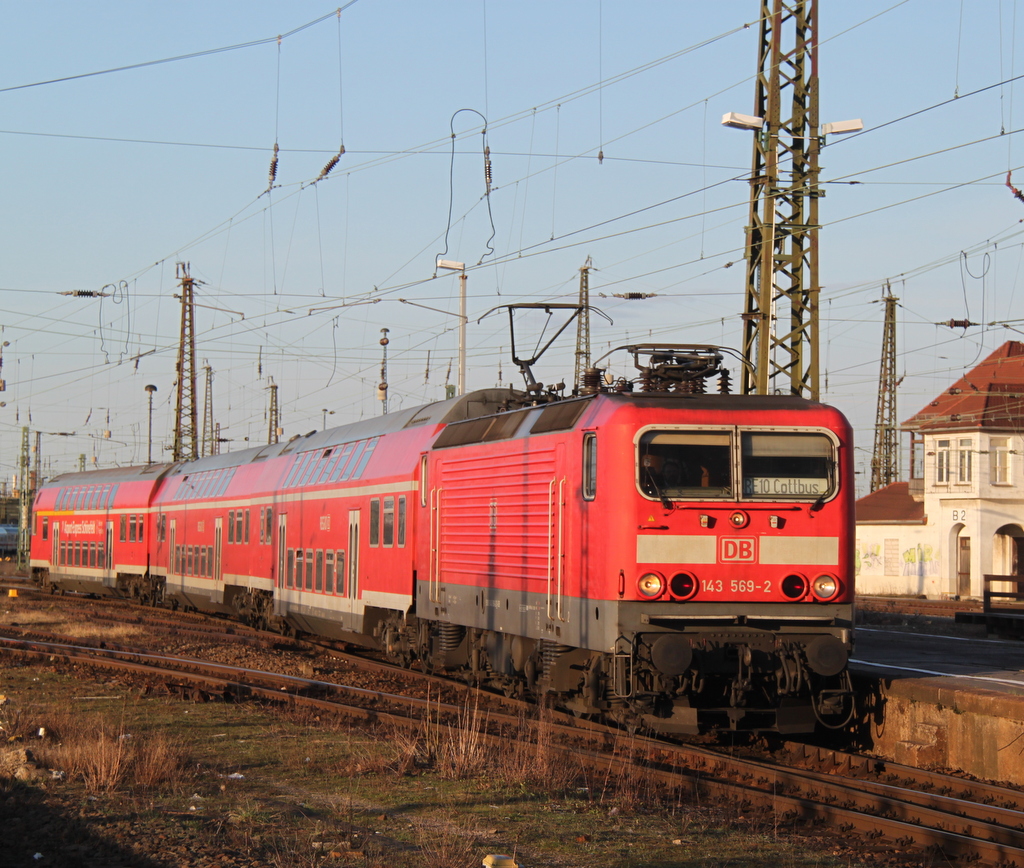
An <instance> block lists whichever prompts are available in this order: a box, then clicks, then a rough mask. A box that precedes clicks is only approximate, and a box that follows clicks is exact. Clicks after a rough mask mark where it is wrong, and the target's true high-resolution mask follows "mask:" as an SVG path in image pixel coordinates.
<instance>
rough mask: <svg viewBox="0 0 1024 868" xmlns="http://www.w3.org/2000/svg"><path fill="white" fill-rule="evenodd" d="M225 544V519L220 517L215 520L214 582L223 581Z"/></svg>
mask: <svg viewBox="0 0 1024 868" xmlns="http://www.w3.org/2000/svg"><path fill="white" fill-rule="evenodd" d="M223 542H224V519H223V517H220V516H218V517H217V518H215V519H214V520H213V580H214V581H215V582H219V581H220V580H221V569H222V561H221V557H222V554H221V546H222V544H223Z"/></svg>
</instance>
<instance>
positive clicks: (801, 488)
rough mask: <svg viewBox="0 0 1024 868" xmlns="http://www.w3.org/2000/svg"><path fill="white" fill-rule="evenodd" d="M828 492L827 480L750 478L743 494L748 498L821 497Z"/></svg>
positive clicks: (779, 477)
mask: <svg viewBox="0 0 1024 868" xmlns="http://www.w3.org/2000/svg"><path fill="white" fill-rule="evenodd" d="M827 491H828V479H827V478H826V479H815V478H813V477H802V478H794V477H792V476H748V477H745V478H744V479H743V494H744V495H745V496H746V497H767V496H771V497H820V496H821V495H822V494H824V493H825V492H827Z"/></svg>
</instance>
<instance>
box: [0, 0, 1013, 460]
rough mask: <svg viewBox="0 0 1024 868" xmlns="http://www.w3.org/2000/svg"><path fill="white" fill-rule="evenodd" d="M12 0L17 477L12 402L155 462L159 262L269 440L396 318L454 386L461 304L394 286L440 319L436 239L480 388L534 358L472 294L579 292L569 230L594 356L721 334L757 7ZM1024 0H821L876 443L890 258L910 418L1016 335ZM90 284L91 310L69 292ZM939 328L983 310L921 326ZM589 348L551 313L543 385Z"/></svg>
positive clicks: (10, 369)
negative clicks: (579, 349)
mask: <svg viewBox="0 0 1024 868" xmlns="http://www.w3.org/2000/svg"><path fill="white" fill-rule="evenodd" d="M0 8H2V9H3V12H4V18H5V32H6V34H7V40H6V42H5V51H4V52H3V53H2V54H0V118H2V119H0V148H2V153H3V162H2V166H3V169H2V172H3V182H2V203H3V209H2V220H3V224H2V225H3V231H2V233H0V269H2V272H0V273H2V277H0V286H2V289H3V292H2V296H0V298H2V301H0V326H2V328H3V339H4V340H6V341H8V342H9V345H8V346H6V347H5V348H4V350H3V362H4V366H3V372H2V375H3V377H4V379H5V380H6V383H7V389H6V392H5V393H3V394H2V395H0V398H2V399H3V400H4V401H5V402H6V406H5V407H4V408H2V409H0V469H2V470H3V472H4V474H5V475H6V476H8V478H9V475H10V474H11V473H13V472H14V468H15V465H16V462H17V450H18V447H19V444H20V429H21V426H23V425H29V426H30V427H31V428H32V430H41V431H43V432H48V433H46V434H45V435H44V437H43V455H44V466H45V467H46V469H47V472H48V473H51V474H52V473H56V472H59V471H62V470H68V469H72V468H73V467H74V466H75V465H76V463H77V456H78V455H79V454H81V453H85V454H86V455H87V456H89V462H90V465H92V459H93V457H95V459H96V464H97V466H108V465H111V464H115V463H118V464H128V463H132V462H139V461H142V460H145V452H146V392H145V391H144V386H145V385H146V384H149V383H152V384H154V385H156V386H157V388H158V392H157V394H156V401H155V405H154V406H155V410H154V431H155V436H154V440H155V446H154V452H155V453H156V454H157V455H165V454H166V453H164V452H163V450H162V447H163V446H165V445H169V443H170V429H171V424H172V418H173V406H174V401H173V397H174V388H173V383H174V380H175V372H174V364H175V356H176V346H177V337H178V326H179V307H178V305H177V303H176V301H175V299H174V297H173V295H174V293H175V291H176V289H177V286H176V280H175V263H176V262H178V261H186V262H189V263H190V264H191V272H192V276H193V277H194V278H196V279H197V280H200V281H202V284H201V285H200V287H199V296H198V301H199V303H200V304H201V305H205V307H199V308H198V309H197V321H198V328H197V332H198V346H197V358H198V362H199V365H203V364H204V363H205V362H206V361H207V360H208V361H209V364H210V365H211V366H212V368H213V369H214V371H215V380H214V403H215V413H216V418H217V420H218V421H219V422H220V423H221V425H222V431H223V435H224V436H225V437H228V438H230V440H231V443H230V444H228V448H241V447H242V446H244V445H247V443H246V438H249V441H248V442H250V443H258V442H262V441H263V440H264V439H265V436H266V427H267V425H266V408H267V391H266V387H267V383H268V380H267V378H268V376H272V377H273V378H274V380H275V381H276V382H277V383H278V384H279V385H280V392H279V395H280V401H281V410H282V421H283V424H284V428H285V435H286V436H290V435H292V434H296V433H305V432H306V431H309V430H311V429H315V428H320V427H321V426H322V423H323V418H324V416H323V411H324V410H328V411H332V413H333V415H331V416H330V417H329V418H328V424H329V425H330V424H340V423H342V422H345V421H350V420H355V419H359V418H363V417H366V416H371V415H375V414H377V413H379V412H380V405H379V402H378V401H377V400H376V397H375V390H376V384H377V382H378V379H379V373H380V372H379V368H380V361H381V351H380V346H379V343H378V341H379V338H380V329H381V328H383V327H387V328H389V329H390V330H391V331H390V334H389V337H390V339H391V344H390V347H389V381H390V387H391V388H390V402H391V407H392V408H398V407H409V406H414V405H417V404H420V403H424V402H427V401H431V400H436V399H438V398H440V397H442V396H443V393H444V383H445V379H446V375H447V374H448V368H449V365H451V368H452V371H451V374H450V381H451V382H453V383H454V381H455V377H456V374H455V362H456V347H457V340H456V325H457V320H456V318H455V317H453V316H450V315H446V314H443V313H435V312H433V311H430V310H425V309H423V308H416V307H412V306H409V305H403V304H401V303H399V302H398V299H399V298H405V299H407V300H410V301H415V302H418V303H419V304H422V305H426V306H428V307H434V308H438V309H441V310H446V311H452V312H454V311H456V310H457V307H458V284H457V280H456V278H455V277H453V276H449V275H443V276H439V277H437V278H436V279H433V278H432V275H433V273H434V265H433V263H434V260H435V257H436V256H437V255H438V254H441V253H442V252H443V251H444V241H445V234H446V230H447V234H448V251H447V254H445V256H446V258H448V259H454V260H461V261H464V262H466V263H467V264H468V265H470V266H471V271H470V276H469V313H470V317H471V323H470V326H469V329H468V332H469V340H468V344H469V368H470V373H469V377H468V385H469V387H470V388H478V387H484V386H490V385H495V384H498V383H499V382H500V383H501V384H505V385H507V384H509V383H514V384H518V382H519V381H518V377H517V374H516V372H515V370H514V369H513V366H512V365H511V363H510V361H509V359H508V337H507V334H506V328H507V326H506V319H505V318H504V317H498V316H493V317H491V318H489V319H486V320H484V321H483V323H481V324H477V322H476V320H477V318H478V317H479V316H480V315H482V314H483V313H484V312H486V311H487V310H489V309H491V308H492V307H494V306H496V305H499V304H505V303H509V302H516V301H574V300H575V297H576V293H577V286H578V276H579V271H578V269H579V268H580V266H581V265H583V263H584V261H585V260H586V258H587V257H588V256H590V257H591V258H592V260H593V265H594V267H595V268H596V269H597V270H596V271H595V272H593V273H592V278H591V293H592V298H593V300H594V302H595V303H596V304H597V305H598V306H599V307H601V308H602V309H603V310H604V311H605V312H606V313H608V315H609V316H611V318H612V319H613V320H614V325H608V324H607V323H604V321H603V320H599V319H598V318H596V317H595V319H594V323H593V345H594V352H595V355H600V354H601V353H603V352H604V351H605V350H606V349H608V348H609V347H613V346H618V345H620V344H622V343H625V342H627V341H630V340H634V341H635V340H664V341H677V342H691V343H717V344H721V345H724V346H732V347H738V346H739V344H740V341H741V331H740V320H739V315H740V313H741V312H742V308H743V281H744V276H743V269H742V266H741V261H742V257H743V243H744V225H745V223H746V220H747V207H748V205H747V201H748V195H749V187H748V184H747V182H746V180H745V178H746V175H748V174H749V168H750V159H751V156H750V149H751V140H750V134H749V133H743V132H739V131H735V130H730V129H727V128H724V127H722V126H721V125H720V119H721V116H722V114H723V113H724V112H726V111H740V112H744V113H750V112H751V111H752V110H753V103H754V83H753V76H754V73H755V71H756V66H757V40H758V29H757V24H756V18H757V15H758V13H759V9H760V5H759V3H758V2H756V0H742V2H741V0H725V2H714V3H711V2H703V3H697V2H689V0H678V2H635V0H634V2H627V0H579V2H571V0H565V2H550V0H548V2H534V0H521V2H514V3H513V2H500V0H464V2H463V0H452V2H412V0H404V2H400V0H358V2H356V3H354V4H352V5H351V6H349V7H348V8H346V9H345V10H344V11H343V12H342V13H341V17H340V27H339V20H338V18H337V17H336V16H333V15H331V14H330V13H332V11H333V10H334V9H335V8H336V7H334V6H331V5H326V4H319V3H313V2H305V0H296V2H291V3H287V4H282V3H270V2H253V0H246V2H229V0H224V2H214V3H210V2H190V0H180V2H174V3H138V2H116V0H99V2H97V3H91V4H82V3H79V2H45V0H44V2H37V3H28V2H8V3H5V4H3V6H2V7H0ZM1022 11H1024V10H1021V9H1020V7H1019V4H1017V3H1016V2H1014V0H1001V2H1000V0H964V2H959V0H905V2H899V0H864V2H860V3H843V2H838V0H820V2H819V15H820V31H819V34H820V38H821V42H822V45H821V48H820V71H821V78H822V83H821V117H822V120H823V121H827V120H845V119H849V118H858V117H859V118H863V120H864V124H865V128H866V132H865V133H864V134H862V135H859V136H856V137H851V138H848V139H841V138H836V137H833V138H831V139H830V140H829V141H828V144H827V146H826V148H825V150H824V152H823V156H822V161H821V162H822V166H823V171H822V176H821V178H822V181H823V182H824V184H825V186H826V190H827V196H826V198H825V199H824V200H823V201H822V203H821V214H820V216H821V219H822V222H823V229H822V232H821V239H820V243H821V251H822V252H821V280H822V283H823V285H824V294H823V304H822V339H823V340H822V348H821V358H822V365H823V380H822V386H823V389H822V392H823V395H822V396H823V399H824V400H826V401H828V402H830V403H833V404H836V405H837V406H839V407H840V408H841V409H843V410H844V411H845V412H846V413H847V414H848V415H849V416H850V418H851V419H852V421H853V422H854V424H855V426H856V428H857V431H858V438H859V445H860V447H861V450H859V452H858V454H859V456H860V457H861V459H862V462H863V465H864V466H865V467H866V466H867V463H868V461H869V459H870V449H871V439H872V426H873V423H874V415H875V403H876V400H877V379H878V368H879V362H878V353H879V348H880V344H881V338H882V305H881V304H879V303H878V299H879V298H880V297H881V294H882V289H881V288H882V285H883V284H884V283H885V281H886V280H889V281H891V282H892V286H893V291H894V293H895V294H896V295H898V296H899V297H900V299H901V309H900V326H899V333H898V347H899V351H900V359H899V362H898V367H899V372H900V374H901V375H905V379H904V381H903V383H902V386H901V389H900V393H899V412H900V417H901V418H903V419H905V418H907V417H909V416H910V415H912V414H913V413H914V412H916V411H917V410H918V409H920V408H921V407H922V406H923V405H924V404H926V403H927V402H928V401H929V400H930V399H931V398H932V397H933V396H934V395H935V394H936V393H937V392H939V391H941V390H942V389H943V388H944V387H946V386H947V385H948V384H949V383H951V382H952V381H953V380H954V379H956V378H957V377H958V376H959V375H960V374H961V373H962V372H963V370H964V369H965V368H967V367H970V366H971V365H972V364H973V363H974V362H975V361H976V360H978V359H979V358H981V357H982V356H983V355H984V354H986V353H987V352H990V351H991V350H992V349H994V348H995V347H997V346H998V345H999V344H1001V343H1002V342H1003V341H1005V340H1008V339H1013V338H1015V337H1021V334H1020V332H1018V331H1014V330H1013V329H1015V328H1024V319H1022V318H1021V317H1019V315H1018V311H1019V310H1020V308H1021V302H1022V301H1024V288H1022V287H1018V282H1019V281H1020V279H1021V275H1020V264H1021V253H1022V249H1024V248H1022V246H1021V245H1022V238H1024V235H1022V233H1024V223H1022V222H1021V221H1022V219H1024V203H1022V202H1020V201H1017V200H1016V199H1014V198H1013V196H1012V195H1011V193H1010V191H1009V190H1008V189H1007V188H1006V187H1005V186H1004V181H1005V175H1006V172H1007V170H1009V169H1012V170H1015V171H1016V174H1015V176H1014V182H1015V184H1016V185H1017V186H1024V168H1019V167H1020V166H1021V164H1022V163H1024V146H1022V145H1021V140H1020V133H1019V132H1018V130H1019V129H1020V128H1021V127H1022V125H1024V104H1021V105H1018V104H1016V101H1015V97H1016V98H1024V86H1022V83H1017V84H1016V85H1014V84H1003V85H1000V84H999V83H1000V82H1007V81H1009V80H1010V79H1013V78H1014V77H1015V76H1018V75H1022V74H1024V56H1021V57H1017V55H1016V53H1015V50H1014V49H1015V40H1014V38H1013V37H1014V34H1015V33H1021V32H1024V20H1021V21H1018V20H1017V17H1018V13H1020V12H1022ZM322 16H329V17H327V18H326V19H325V20H323V21H320V22H319V23H316V24H313V25H312V26H309V27H307V28H305V29H302V30H301V31H299V32H297V33H294V34H293V35H289V36H287V37H286V38H284V39H283V40H281V42H280V45H278V43H277V41H276V40H275V39H274V37H275V36H277V35H278V34H287V33H289V32H290V31H293V30H295V29H296V28H301V27H302V26H303V25H306V24H308V23H310V22H313V21H315V20H316V19H319V18H321V17H322ZM1022 17H1024V16H1022ZM744 25H750V26H749V27H745V26H744ZM250 42H256V43H259V44H255V45H251V46H249V47H240V48H233V49H232V50H227V51H219V52H216V53H209V54H207V53H203V54H201V55H200V56H196V57H193V58H191V59H183V60H175V61H173V62H167V63H158V64H152V65H147V66H142V67H138V68H132V69H126V70H123V71H117V72H108V73H104V74H99V75H89V76H87V77H81V78H73V79H71V80H66V81H53V80H55V79H63V78H65V77H71V76H81V75H83V74H86V73H94V72H101V71H104V70H110V69H114V68H118V67H127V66H132V65H135V64H145V63H148V62H150V61H159V60H163V59H165V58H173V57H178V56H181V55H190V54H195V53H200V52H207V51H209V50H212V49H223V48H228V47H232V46H239V45H244V44H246V43H250ZM339 47H340V52H339ZM602 80H603V81H604V82H605V83H604V85H603V86H600V87H598V85H599V83H600V82H601V81H602ZM40 82H53V83H42V84H37V83H40ZM22 85H35V86H30V87H21V86H22ZM982 88H988V89H987V90H985V91H984V92H983V93H978V94H975V93H974V92H975V91H978V90H979V89H982ZM954 96H958V98H957V99H955V100H953V97H954ZM942 103H946V104H945V105H940V104H942ZM936 106H937V107H936ZM933 107H934V108H933ZM460 109H473V110H475V111H476V112H480V113H481V114H483V115H485V116H486V117H487V119H488V127H487V144H488V145H489V147H490V149H491V153H492V162H493V171H494V179H493V184H494V189H493V192H492V194H491V196H490V216H489V215H488V207H487V200H486V199H485V197H484V195H483V194H484V179H483V167H482V157H481V154H480V149H481V145H482V136H481V130H482V126H483V122H482V120H481V118H480V116H479V115H477V114H475V113H474V112H470V111H466V112H460V113H459V114H458V115H457V116H456V117H455V118H454V128H455V131H456V133H457V136H456V141H455V150H456V154H455V158H454V162H453V161H452V158H451V151H450V148H451V139H450V127H449V124H450V123H452V116H453V114H454V113H456V112H457V111H458V110H460ZM923 110H925V111H923ZM915 112H921V113H920V114H918V115H916V116H915V117H912V118H906V116H908V115H911V114H913V113H915ZM904 118H906V119H904ZM893 121H897V122H895V123H892V122H893ZM275 141H276V142H277V143H278V144H279V146H280V149H281V151H280V157H279V168H278V173H277V178H276V184H277V186H276V187H275V188H274V189H273V190H271V191H270V192H267V185H268V180H267V173H268V167H269V164H270V157H271V152H272V149H273V146H274V143H275ZM342 142H343V143H344V146H345V149H346V153H345V155H344V156H342V157H341V160H340V161H339V163H338V165H337V167H336V168H335V169H334V170H333V171H332V172H331V174H330V175H329V176H328V177H327V178H326V179H325V180H323V181H321V182H320V183H317V184H313V183H312V182H313V180H314V179H315V178H316V177H317V175H318V174H319V172H320V170H321V168H322V167H323V166H324V164H325V163H326V162H327V161H328V159H330V157H331V156H332V155H333V154H335V153H336V152H337V151H338V149H339V146H340V145H341V143H342ZM602 149H603V152H604V161H603V162H602V163H600V164H599V163H598V161H597V159H596V156H597V153H598V151H599V150H602ZM851 181H855V182H857V183H856V184H850V183H849V182H851ZM844 182H845V183H844ZM450 190H451V191H452V197H451V198H452V202H451V213H452V219H451V225H450V227H449V219H448V212H449V191H450ZM492 219H493V233H494V237H493V241H492V242H491V245H492V246H493V248H494V252H493V253H489V251H488V246H487V244H488V239H489V238H490V236H491V234H492V226H491V221H492ZM962 254H966V257H965V256H963V255H962ZM478 263H479V265H478ZM728 263H736V266H733V267H729V268H727V267H726V265H727V264H728ZM122 282H123V283H122ZM104 287H107V289H106V291H107V292H111V293H113V294H112V295H110V296H109V297H107V298H104V299H102V300H100V299H95V298H75V297H71V296H66V295H61V294H60V293H65V292H68V291H72V290H101V289H103V288H104ZM1018 290H1019V291H1018ZM621 292H645V293H654V294H655V296H656V297H654V298H651V299H648V300H645V301H628V302H627V301H624V300H621V299H618V298H614V297H612V294H613V293H621ZM368 302H374V303H372V304H370V303H368ZM343 304H344V305H347V306H344V307H342V306H340V305H343ZM241 314H244V319H243V318H242V316H241ZM950 318H956V319H965V318H970V319H971V320H974V321H976V322H984V323H996V324H995V325H986V326H985V327H977V328H972V329H968V330H967V331H966V332H964V331H963V330H959V329H958V330H950V329H949V328H945V327H941V326H936V325H935V324H934V323H935V322H938V321H942V320H948V319H950ZM525 327H527V326H526V324H524V328H525ZM525 334H526V333H525V332H524V336H525ZM524 340H525V337H524ZM573 341H574V332H573V330H572V329H570V330H569V332H567V333H566V336H565V339H564V340H562V341H561V342H560V343H558V344H556V345H555V346H554V347H553V348H552V350H551V351H550V354H549V356H548V357H547V358H546V359H545V363H546V364H544V365H543V366H542V367H541V370H540V371H539V372H538V373H539V375H540V378H541V379H544V380H547V381H554V380H557V379H562V378H571V374H572V368H573V356H572V350H573ZM428 353H429V360H428ZM139 356H141V357H140V358H137V360H136V359H134V357H139ZM627 364H628V360H627V359H626V358H625V357H622V358H619V359H618V360H617V361H613V366H612V370H613V372H615V373H626V372H627V368H626V365H627ZM202 392H203V386H202V382H200V386H199V394H200V398H201V397H202ZM106 431H110V437H109V439H107V438H106V437H105V432H106ZM54 432H68V433H71V432H73V433H74V436H72V437H59V436H54ZM862 469H863V468H862Z"/></svg>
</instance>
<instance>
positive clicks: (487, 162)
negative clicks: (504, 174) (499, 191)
mask: <svg viewBox="0 0 1024 868" xmlns="http://www.w3.org/2000/svg"><path fill="white" fill-rule="evenodd" d="M492 178H493V174H492V172H491V149H490V148H489V147H488V146H486V145H485V146H484V183H485V184H486V185H487V192H488V193H490V192H491V180H492Z"/></svg>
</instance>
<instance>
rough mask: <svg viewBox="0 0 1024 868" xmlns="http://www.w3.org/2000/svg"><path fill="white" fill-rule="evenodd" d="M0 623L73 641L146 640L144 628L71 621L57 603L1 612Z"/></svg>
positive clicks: (115, 641)
mask: <svg viewBox="0 0 1024 868" xmlns="http://www.w3.org/2000/svg"><path fill="white" fill-rule="evenodd" d="M0 623H3V624H17V625H18V626H19V627H34V628H35V629H37V630H40V631H48V632H54V633H59V634H60V635H61V636H69V637H71V638H74V639H101V640H103V641H104V642H112V643H128V642H129V640H133V639H140V638H143V637H145V636H146V635H147V634H146V628H144V627H142V626H140V625H138V624H116V623H104V622H96V621H90V620H88V619H86V618H82V619H80V620H71V619H69V618H68V617H67V612H66V611H64V610H63V609H59V608H58V607H57V605H56V604H53V605H48V606H46V607H45V608H28V607H23V606H16V607H11V608H8V609H4V610H0Z"/></svg>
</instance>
